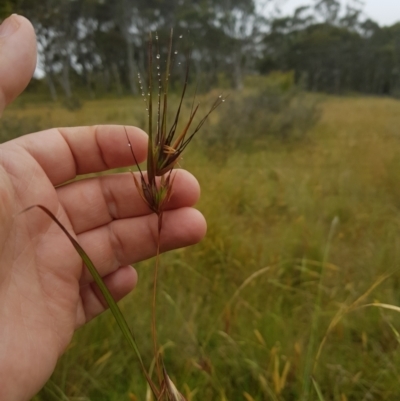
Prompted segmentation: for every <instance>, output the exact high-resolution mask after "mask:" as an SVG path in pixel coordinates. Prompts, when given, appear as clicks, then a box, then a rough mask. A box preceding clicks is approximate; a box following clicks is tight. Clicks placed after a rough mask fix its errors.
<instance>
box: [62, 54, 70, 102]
mask: <svg viewBox="0 0 400 401" xmlns="http://www.w3.org/2000/svg"><path fill="white" fill-rule="evenodd" d="M61 86H62V87H63V89H64V92H65V96H66V97H67V99H71V97H72V90H71V82H70V79H69V56H65V57H64V60H63V66H62V71H61Z"/></svg>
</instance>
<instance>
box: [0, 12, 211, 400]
mask: <svg viewBox="0 0 400 401" xmlns="http://www.w3.org/2000/svg"><path fill="white" fill-rule="evenodd" d="M35 64H36V37H35V33H34V30H33V27H32V25H31V24H30V22H29V21H28V20H26V19H25V18H24V17H21V16H17V15H13V16H11V17H9V18H8V19H7V20H5V21H4V22H3V24H2V25H1V26H0V113H2V111H3V110H4V108H5V107H6V105H7V104H9V103H10V102H11V101H12V100H13V99H15V98H16V97H17V96H18V94H20V92H22V90H23V89H24V88H25V86H26V85H27V84H28V82H29V80H30V78H31V77H32V73H33V71H34V68H35ZM127 131H128V134H129V137H130V140H131V142H132V146H133V148H134V150H135V154H136V156H137V158H138V159H139V161H143V160H144V159H145V157H146V148H147V145H146V143H147V135H146V134H145V133H144V132H143V131H141V130H140V129H138V128H134V127H127ZM131 164H133V162H132V155H131V153H130V150H129V148H128V146H127V141H126V137H125V132H124V128H123V127H122V126H95V127H77V128H58V129H49V130H47V131H42V132H38V133H34V134H29V135H25V136H23V137H20V138H18V139H15V140H12V141H9V142H6V143H3V144H1V145H0V378H1V385H0V400H2V401H27V400H30V399H31V397H33V395H34V394H36V393H37V392H38V391H39V390H40V388H41V387H42V386H43V385H44V384H45V383H46V381H47V380H48V379H49V377H50V375H51V374H52V372H53V370H54V368H55V365H56V362H57V359H58V358H59V357H60V355H61V354H62V353H63V352H64V350H65V348H66V347H67V345H68V344H69V342H70V341H71V338H72V335H73V333H74V331H75V330H76V329H77V328H79V327H80V326H82V325H84V324H85V323H86V322H87V321H88V320H90V319H92V318H93V317H95V316H97V315H98V314H100V313H101V312H103V311H104V310H105V308H106V306H105V304H104V300H103V299H102V297H101V294H100V292H99V290H98V288H97V287H96V286H95V285H94V284H93V280H92V278H91V276H90V274H89V273H88V271H87V270H86V268H85V267H84V265H83V264H82V261H81V259H80V258H79V256H78V255H77V253H76V252H75V250H74V248H73V246H72V245H71V243H70V242H69V241H68V239H67V238H66V236H65V234H63V233H62V232H61V230H60V229H59V228H58V227H57V226H56V225H55V223H54V222H53V221H52V220H51V219H50V218H49V217H48V216H47V215H46V214H45V213H43V212H42V211H41V210H39V209H37V208H36V209H32V210H30V211H29V212H26V213H22V214H19V212H21V211H22V210H24V209H25V208H27V207H29V206H31V205H34V204H41V205H44V206H45V207H47V208H48V209H49V210H50V211H52V213H54V215H55V216H56V217H57V218H58V219H59V220H60V221H61V223H62V224H63V225H64V226H65V227H66V228H67V229H68V230H69V232H70V233H71V234H72V235H74V237H75V238H76V239H77V240H78V242H79V243H80V244H81V246H82V247H83V248H84V249H85V250H86V252H87V253H88V255H89V256H90V257H91V259H92V260H93V262H94V264H95V266H96V267H97V269H98V270H99V272H100V274H101V275H102V276H103V277H104V280H105V283H106V284H107V286H108V287H109V289H110V291H111V293H112V294H113V296H114V297H115V298H116V299H121V298H122V297H123V296H125V295H126V294H128V293H129V292H130V291H131V290H132V289H133V288H134V286H135V284H136V281H137V275H136V272H135V270H134V269H133V268H132V267H131V266H130V264H131V263H134V262H137V261H140V260H143V259H146V258H149V257H152V256H154V255H155V252H156V243H155V239H156V238H157V218H156V216H155V215H154V214H152V213H151V212H150V210H148V209H147V207H146V206H145V205H144V203H143V201H142V199H141V198H140V196H139V194H138V193H137V191H136V188H135V185H134V183H133V179H132V177H131V175H130V174H129V173H126V174H124V173H122V174H115V175H106V176H102V177H95V178H90V179H85V180H81V181H75V182H72V183H67V184H65V183H66V182H68V181H70V180H72V179H74V178H75V177H76V176H77V175H79V174H87V173H94V172H101V171H104V170H108V169H110V168H116V167H122V166H127V165H131ZM62 184H65V185H62ZM199 192H200V190H199V185H198V183H197V181H196V180H195V178H194V177H193V176H191V175H190V174H189V173H187V172H185V171H182V170H180V171H178V172H177V173H176V179H175V181H174V191H173V195H172V197H171V200H170V202H169V204H168V210H167V211H166V212H165V215H164V223H163V232H162V235H161V248H162V251H166V250H169V249H174V248H178V247H183V246H187V245H191V244H194V243H196V242H198V241H199V240H200V239H201V238H202V237H203V236H204V235H205V231H206V224H205V221H204V218H203V216H202V215H201V214H200V213H199V212H198V211H196V210H195V209H193V208H192V206H193V205H194V204H195V203H196V201H197V200H198V197H199Z"/></svg>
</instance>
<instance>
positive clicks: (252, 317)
mask: <svg viewBox="0 0 400 401" xmlns="http://www.w3.org/2000/svg"><path fill="white" fill-rule="evenodd" d="M213 96H214V95H213V94H210V95H207V96H206V97H207V99H209V100H210V99H212V98H213ZM236 96H238V95H235V94H232V95H231V97H230V99H228V100H227V101H226V103H225V104H224V105H223V106H222V107H225V108H229V107H230V105H229V102H230V101H231V99H233V100H234V99H235V97H236ZM214 97H215V96H214ZM207 99H206V100H207ZM319 107H320V109H321V117H320V119H319V121H318V123H317V124H316V125H315V126H314V127H313V128H312V129H311V131H310V132H309V133H308V135H307V136H306V137H304V138H303V139H302V140H296V141H279V140H267V139H265V140H264V139H263V138H258V139H257V144H256V146H253V147H243V146H242V147H229V135H228V136H227V137H226V138H225V141H226V142H225V144H226V146H227V148H228V149H229V152H225V153H224V154H223V156H218V153H217V154H215V152H213V151H212V150H213V149H212V148H211V147H210V146H208V147H207V146H204V144H203V142H202V140H201V138H198V139H197V141H196V142H194V143H193V144H192V145H193V146H192V147H191V149H190V150H189V152H188V153H187V154H186V155H185V157H184V160H183V161H182V163H181V164H182V166H183V167H184V168H186V169H188V170H190V171H191V172H193V174H195V175H196V177H197V178H198V180H199V181H200V183H201V186H202V198H201V201H200V203H199V205H198V208H199V209H200V210H201V211H202V213H203V214H204V215H205V216H206V218H207V221H208V227H209V228H208V234H207V237H206V238H205V239H204V240H203V241H202V242H201V243H200V244H198V245H196V246H193V247H190V248H187V249H181V250H177V251H174V252H170V253H168V254H165V255H163V257H162V259H161V264H162V269H161V274H160V289H159V290H160V292H159V309H158V318H159V319H158V326H159V327H158V329H159V339H160V342H161V344H162V345H163V347H164V353H165V362H166V365H167V367H168V371H169V372H170V374H171V376H172V378H173V380H174V381H175V383H177V385H178V387H179V388H180V389H181V391H182V393H183V394H184V395H185V397H187V399H188V400H189V401H190V400H199V401H212V400H218V401H223V400H229V401H236V400H245V401H246V400H247V401H251V400H259V401H261V400H274V401H277V400H278V401H283V400H286V401H291V400H295V401H297V400H299V401H300V400H304V401H308V400H318V399H319V398H318V395H317V393H316V391H315V387H314V385H313V382H312V380H311V376H312V377H313V379H314V380H315V382H316V383H318V385H319V387H320V389H321V393H322V395H323V397H324V399H325V400H335V401H346V400H348V401H350V400H354V401H362V400H366V401H367V400H398V399H400V386H399V380H400V349H399V346H400V336H399V334H398V331H400V315H399V314H398V311H396V310H391V309H387V308H383V307H382V304H388V305H393V306H396V305H400V273H399V267H400V102H399V101H397V100H392V99H385V98H365V97H343V98H339V97H324V98H323V100H322V101H321V103H320V106H319ZM262 112H263V111H262V110H259V113H262ZM219 113H221V111H219ZM144 117H145V116H144V110H143V104H142V102H139V101H138V100H135V99H131V98H122V99H107V100H94V101H87V102H85V103H84V105H83V107H82V108H81V109H80V110H78V111H76V112H73V113H72V112H70V111H67V110H65V109H62V108H61V107H59V106H58V105H50V104H45V103H43V104H33V103H32V104H31V103H30V102H27V101H21V102H20V103H18V104H17V105H16V106H15V107H13V108H12V109H10V110H9V111H7V112H6V113H5V116H4V119H5V123H4V124H8V125H7V127H8V128H7V129H8V130H9V131H12V130H14V131H15V132H18V133H22V132H24V130H25V131H28V130H30V129H36V128H40V127H52V126H65V125H86V124H95V123H96V124H99V123H118V124H137V125H140V126H144V124H145V118H144ZM218 119H219V114H218V112H216V113H215V115H213V116H212V119H211V121H210V122H209V124H208V126H207V127H206V129H205V132H206V133H208V132H210V131H212V130H213V127H215V129H216V130H217V128H218V129H220V128H221V124H220V122H218ZM256 120H257V116H256V117H255V119H254V123H256ZM228 128H229V127H228ZM252 129H253V128H252V126H251V124H249V126H248V127H247V129H246V132H244V133H243V135H244V137H246V135H247V134H248V133H251V131H252ZM216 134H217V135H218V132H216ZM199 136H201V133H200V134H199ZM249 137H250V138H251V135H250V136H249ZM249 140H253V139H249ZM177 224H179V222H177ZM152 266H153V261H148V262H144V263H140V264H138V265H137V266H136V268H137V270H138V272H139V277H140V281H139V284H138V287H137V289H136V290H135V291H134V292H133V293H132V294H131V295H129V296H128V297H127V298H126V300H124V301H123V302H122V303H121V307H122V309H123V312H124V313H125V315H126V316H127V319H128V321H129V324H130V325H131V327H132V328H133V330H134V332H135V335H136V337H137V342H138V343H139V346H140V348H141V350H142V353H143V356H144V359H145V360H146V361H147V363H149V362H150V361H151V352H152V351H151V341H150V296H151V289H150V287H151V277H152ZM371 303H374V305H373V306H365V305H369V304H371ZM379 305H381V306H379ZM145 394H146V386H145V382H144V380H143V378H142V376H141V373H140V370H139V368H138V365H137V363H136V360H135V357H134V355H133V354H132V353H131V351H130V349H129V347H128V345H127V344H125V342H124V340H123V338H122V335H121V334H120V333H119V330H118V327H117V326H116V324H115V323H114V321H113V318H112V316H111V314H109V312H107V313H106V314H104V315H103V316H102V317H101V318H99V319H97V320H96V321H93V322H91V323H90V324H88V325H87V326H86V327H84V328H82V329H80V330H79V331H78V332H77V333H76V335H75V337H74V339H73V342H72V344H71V345H70V347H69V349H68V351H67V352H66V354H65V355H64V356H63V357H62V358H61V360H60V361H59V364H58V367H57V370H56V372H55V373H54V375H53V377H52V379H51V380H50V382H49V383H48V385H47V386H46V388H45V389H44V390H43V391H42V392H41V393H40V394H39V395H38V396H36V398H35V399H34V400H35V401H53V400H71V401H78V400H79V401H85V400H93V401H103V400H104V401H125V400H126V401H133V400H140V401H142V400H143V401H144V400H149V398H146V396H145Z"/></svg>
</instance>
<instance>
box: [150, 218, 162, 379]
mask: <svg viewBox="0 0 400 401" xmlns="http://www.w3.org/2000/svg"><path fill="white" fill-rule="evenodd" d="M161 221H162V215H161V214H160V215H158V230H157V254H156V264H155V267H154V278H153V299H152V305H151V315H152V318H151V336H152V338H153V350H154V358H155V361H156V370H157V377H158V381H159V384H160V385H161V383H162V380H163V378H162V372H161V367H160V363H159V358H158V344H157V281H158V268H159V265H160V238H161Z"/></svg>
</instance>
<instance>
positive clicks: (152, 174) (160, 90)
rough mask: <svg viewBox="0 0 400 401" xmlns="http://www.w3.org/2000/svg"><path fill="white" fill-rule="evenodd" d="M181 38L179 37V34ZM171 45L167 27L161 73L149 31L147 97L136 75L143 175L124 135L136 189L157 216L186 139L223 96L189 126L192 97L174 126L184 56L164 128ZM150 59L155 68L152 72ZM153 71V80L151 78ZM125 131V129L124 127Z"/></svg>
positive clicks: (194, 109)
mask: <svg viewBox="0 0 400 401" xmlns="http://www.w3.org/2000/svg"><path fill="white" fill-rule="evenodd" d="M180 37H181V36H180ZM172 48H173V30H172V29H171V33H170V39H169V44H168V53H167V57H166V60H165V70H164V71H163V72H162V68H161V64H160V60H161V56H160V53H159V43H158V35H157V34H156V45H155V47H154V45H153V38H152V34H151V33H150V34H149V47H148V86H147V97H146V95H145V91H144V89H143V88H144V87H143V86H142V85H143V80H142V78H141V77H140V85H141V89H142V96H143V97H144V99H145V101H146V105H147V107H146V111H147V112H148V134H149V144H148V155H147V176H145V175H144V174H143V172H142V171H141V169H140V167H139V164H138V163H137V159H136V157H135V154H134V152H133V149H132V145H131V143H130V140H129V137H128V134H126V135H127V139H128V144H129V146H130V149H131V152H132V155H133V158H134V161H135V163H136V165H137V166H138V169H139V173H140V182H139V181H138V179H137V178H136V177H135V176H133V177H134V180H135V185H136V188H137V189H138V191H139V194H140V195H141V197H142V199H143V200H144V202H145V203H146V204H147V205H148V206H149V208H150V209H151V210H152V211H154V212H155V213H156V214H157V215H159V216H160V215H161V214H162V212H163V210H164V208H165V204H166V203H167V202H168V200H169V199H170V197H171V193H172V184H173V181H174V177H173V176H172V175H171V172H172V170H173V168H174V167H175V166H176V164H177V163H178V162H179V159H180V157H181V155H182V153H183V151H184V150H185V149H186V147H187V146H188V144H189V143H190V141H191V140H192V139H193V137H194V136H195V135H196V133H197V132H198V131H199V130H200V129H201V127H202V126H203V124H204V123H205V122H206V120H207V118H208V117H209V115H210V114H211V113H212V112H213V111H214V110H215V109H216V108H217V107H218V106H219V105H220V104H221V103H223V102H224V101H225V98H223V97H222V95H220V96H219V97H218V98H217V99H216V100H215V101H214V103H213V104H212V106H211V107H210V109H209V111H208V112H207V113H206V114H205V116H204V117H203V118H201V120H200V121H199V122H198V123H197V125H195V126H194V125H193V120H194V118H195V116H196V114H197V112H198V109H199V106H200V104H196V105H195V102H194V99H193V103H192V107H191V110H190V114H189V116H188V118H187V122H186V123H185V124H184V126H183V129H181V130H180V131H179V132H178V125H179V122H180V119H181V111H182V104H183V100H184V98H185V94H186V90H187V86H188V80H189V67H190V55H188V56H187V65H186V72H185V78H184V82H183V87H182V92H181V96H180V100H179V104H178V107H177V109H176V112H175V113H174V114H175V115H174V118H173V122H172V124H171V126H170V127H169V128H167V112H168V90H169V80H170V73H171V67H172V65H173V61H174V60H173V54H174V55H175V54H177V52H173V51H172ZM154 50H156V56H155V57H154ZM154 59H155V60H156V61H155V64H156V69H155V71H154ZM154 74H156V80H154V79H153V76H154ZM154 82H157V83H158V87H157V104H156V107H153V91H154ZM154 109H156V110H157V112H156V115H155V116H153V110H154ZM125 132H126V130H125ZM156 177H161V181H159V182H158V183H157V182H156Z"/></svg>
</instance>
